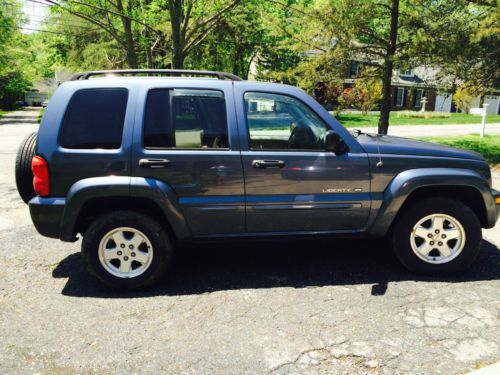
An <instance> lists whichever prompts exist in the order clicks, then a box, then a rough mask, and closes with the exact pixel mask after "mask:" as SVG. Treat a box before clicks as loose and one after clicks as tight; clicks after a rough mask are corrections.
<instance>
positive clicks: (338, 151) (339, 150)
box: [325, 130, 349, 155]
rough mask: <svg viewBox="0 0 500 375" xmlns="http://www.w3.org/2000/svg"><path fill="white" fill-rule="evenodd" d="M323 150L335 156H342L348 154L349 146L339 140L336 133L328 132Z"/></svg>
mask: <svg viewBox="0 0 500 375" xmlns="http://www.w3.org/2000/svg"><path fill="white" fill-rule="evenodd" d="M325 150H326V151H330V152H334V153H335V155H343V154H345V153H346V152H349V146H347V144H346V143H345V142H344V140H343V139H342V138H340V135H338V133H337V132H334V131H333V130H328V131H327V132H326V134H325Z"/></svg>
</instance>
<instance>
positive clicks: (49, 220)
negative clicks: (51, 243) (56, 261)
mask: <svg viewBox="0 0 500 375" xmlns="http://www.w3.org/2000/svg"><path fill="white" fill-rule="evenodd" d="M65 206H66V200H65V199H64V198H42V197H35V198H33V199H32V200H30V201H29V208H30V214H31V220H32V221H33V224H34V225H35V228H36V230H37V231H38V233H40V234H41V235H42V236H45V237H50V238H60V234H61V218H62V216H63V213H64V208H65Z"/></svg>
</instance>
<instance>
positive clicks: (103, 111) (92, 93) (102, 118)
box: [59, 88, 128, 149]
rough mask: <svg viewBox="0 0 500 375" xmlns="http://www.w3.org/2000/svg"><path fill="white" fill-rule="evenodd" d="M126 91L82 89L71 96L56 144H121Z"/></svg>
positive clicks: (101, 146)
mask: <svg viewBox="0 0 500 375" xmlns="http://www.w3.org/2000/svg"><path fill="white" fill-rule="evenodd" d="M127 98H128V90H127V89H124V88H102V89H101V88H99V89H82V90H78V91H76V92H75V93H74V94H73V96H72V97H71V99H70V101H69V104H68V108H67V109H66V112H65V114H64V118H63V121H62V125H61V132H60V135H59V144H60V145H61V146H62V147H64V148H70V149H117V148H120V146H121V143H122V134H123V123H124V120H125V111H126V109H127Z"/></svg>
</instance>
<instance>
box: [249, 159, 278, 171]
mask: <svg viewBox="0 0 500 375" xmlns="http://www.w3.org/2000/svg"><path fill="white" fill-rule="evenodd" d="M284 166H285V162H284V161H282V160H254V161H252V167H254V168H259V169H264V168H283V167H284Z"/></svg>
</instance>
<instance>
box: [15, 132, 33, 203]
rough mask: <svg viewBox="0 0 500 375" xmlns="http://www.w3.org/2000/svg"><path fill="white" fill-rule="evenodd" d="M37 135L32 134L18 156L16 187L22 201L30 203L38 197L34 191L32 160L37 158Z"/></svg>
mask: <svg viewBox="0 0 500 375" xmlns="http://www.w3.org/2000/svg"><path fill="white" fill-rule="evenodd" d="M37 135H38V134H37V133H31V134H30V135H28V136H27V137H26V138H25V139H24V140H23V141H22V142H21V145H20V146H19V148H18V149H17V156H16V171H15V172H16V186H17V191H18V192H19V195H20V196H21V199H22V200H23V201H24V203H28V202H29V201H30V199H31V198H33V197H34V196H36V193H35V190H34V189H33V172H32V171H31V160H32V159H33V156H35V148H36V141H37Z"/></svg>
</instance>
